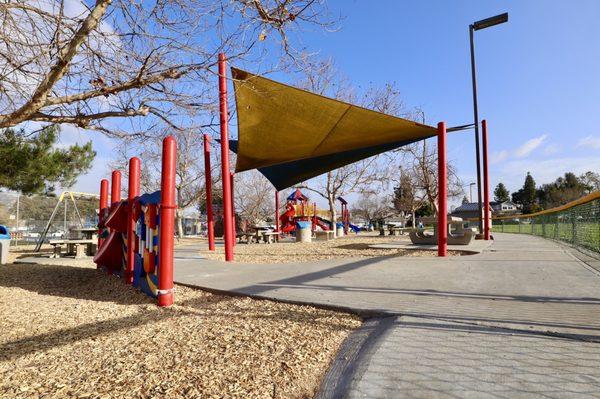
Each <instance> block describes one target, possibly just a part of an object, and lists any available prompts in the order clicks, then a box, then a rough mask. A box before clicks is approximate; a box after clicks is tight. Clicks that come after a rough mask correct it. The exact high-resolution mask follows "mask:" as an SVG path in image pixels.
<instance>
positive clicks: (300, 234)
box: [296, 221, 312, 242]
mask: <svg viewBox="0 0 600 399" xmlns="http://www.w3.org/2000/svg"><path fill="white" fill-rule="evenodd" d="M311 226H312V223H311V222H304V221H299V222H296V242H311V241H312V230H311Z"/></svg>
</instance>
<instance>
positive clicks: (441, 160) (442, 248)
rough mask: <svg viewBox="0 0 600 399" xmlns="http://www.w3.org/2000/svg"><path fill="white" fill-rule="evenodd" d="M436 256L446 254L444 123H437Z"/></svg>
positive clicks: (446, 206)
mask: <svg viewBox="0 0 600 399" xmlns="http://www.w3.org/2000/svg"><path fill="white" fill-rule="evenodd" d="M437 136H438V148H437V150H438V226H437V235H438V256H446V255H447V246H448V202H447V201H448V199H447V197H446V196H447V187H446V179H447V176H446V173H447V172H446V124H445V123H444V122H440V123H438V127H437Z"/></svg>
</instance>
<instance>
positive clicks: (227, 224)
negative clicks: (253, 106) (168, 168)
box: [219, 53, 235, 262]
mask: <svg viewBox="0 0 600 399" xmlns="http://www.w3.org/2000/svg"><path fill="white" fill-rule="evenodd" d="M226 68H227V61H226V60H225V54H223V53H219V115H220V118H219V119H220V124H221V176H222V182H223V219H224V220H223V229H224V231H225V233H224V236H225V237H224V238H225V260H226V261H228V262H230V261H232V260H233V242H234V241H235V237H234V236H233V230H232V228H231V227H232V226H233V222H232V219H233V214H232V206H231V205H232V204H231V179H230V178H229V132H228V126H227V119H228V112H227V71H226Z"/></svg>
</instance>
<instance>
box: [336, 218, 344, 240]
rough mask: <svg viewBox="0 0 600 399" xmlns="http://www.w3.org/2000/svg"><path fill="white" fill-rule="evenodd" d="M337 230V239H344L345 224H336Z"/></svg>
mask: <svg viewBox="0 0 600 399" xmlns="http://www.w3.org/2000/svg"><path fill="white" fill-rule="evenodd" d="M335 228H336V234H335V236H336V237H343V236H344V223H339V222H338V223H336V224H335Z"/></svg>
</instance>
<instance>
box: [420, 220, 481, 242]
mask: <svg viewBox="0 0 600 399" xmlns="http://www.w3.org/2000/svg"><path fill="white" fill-rule="evenodd" d="M421 222H422V223H423V224H430V225H433V233H432V232H431V231H427V230H426V229H424V228H423V229H417V230H415V231H411V232H410V240H411V241H412V243H413V244H426V245H434V244H437V218H436V217H434V216H428V217H423V218H421ZM464 224H465V221H464V220H463V219H462V218H459V217H456V216H448V219H447V225H446V229H447V231H448V245H469V244H470V243H471V241H472V240H473V238H474V237H475V231H474V230H473V229H471V228H465V227H464Z"/></svg>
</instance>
